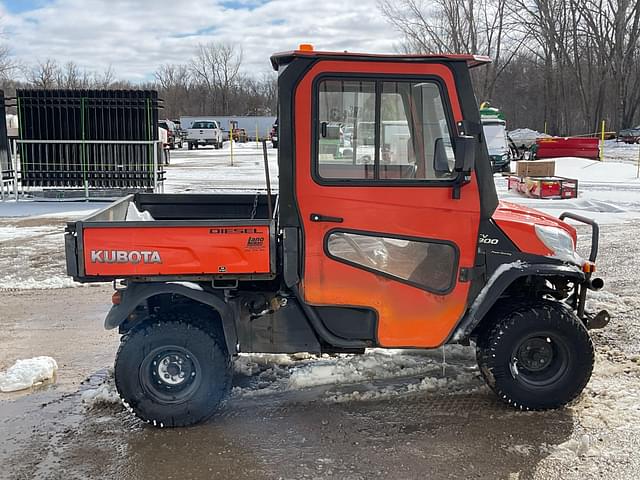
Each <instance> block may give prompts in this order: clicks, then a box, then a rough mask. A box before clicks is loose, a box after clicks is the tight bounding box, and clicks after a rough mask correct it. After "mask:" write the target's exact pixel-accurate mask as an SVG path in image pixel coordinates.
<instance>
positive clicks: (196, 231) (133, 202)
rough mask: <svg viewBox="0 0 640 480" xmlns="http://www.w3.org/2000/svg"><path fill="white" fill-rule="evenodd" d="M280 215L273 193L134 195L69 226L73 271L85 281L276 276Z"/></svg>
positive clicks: (68, 248)
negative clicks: (269, 195)
mask: <svg viewBox="0 0 640 480" xmlns="http://www.w3.org/2000/svg"><path fill="white" fill-rule="evenodd" d="M273 201H274V203H275V202H276V197H275V196H274V198H273ZM274 210H275V208H274ZM273 217H274V215H273V214H272V215H271V218H270V216H269V208H268V201H267V196H266V195H265V194H228V195H227V194H224V195H223V194H210V195H190V194H175V195H174V194H145V193H139V194H134V195H129V196H127V197H124V198H122V199H120V200H118V201H116V202H114V203H112V204H111V205H109V206H108V207H106V208H105V209H103V210H100V211H99V212H96V213H94V214H92V215H90V216H89V217H87V218H84V219H82V220H79V221H76V222H69V223H68V224H67V229H66V232H67V233H66V235H65V249H66V257H67V273H68V274H69V275H71V276H72V277H73V278H74V280H76V281H78V282H104V281H111V280H115V279H120V278H136V279H145V280H170V279H171V278H172V277H175V278H176V279H179V280H189V279H193V280H234V279H236V280H242V279H269V278H273V277H274V276H275V245H276V242H275V240H274V232H275V231H276V229H275V223H274V222H275V220H274V219H273Z"/></svg>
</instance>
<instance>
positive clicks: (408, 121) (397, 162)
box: [380, 82, 455, 180]
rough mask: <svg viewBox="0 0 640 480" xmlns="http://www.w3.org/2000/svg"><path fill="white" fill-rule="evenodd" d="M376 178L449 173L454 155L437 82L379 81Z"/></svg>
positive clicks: (422, 177) (425, 177) (448, 175)
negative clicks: (377, 163) (378, 146)
mask: <svg viewBox="0 0 640 480" xmlns="http://www.w3.org/2000/svg"><path fill="white" fill-rule="evenodd" d="M381 105H382V108H381V114H380V115H381V121H380V123H381V130H380V136H381V141H380V144H381V149H382V152H381V153H382V155H381V158H380V178H381V179H397V178H398V176H399V175H398V174H399V172H402V173H403V174H402V175H401V176H400V178H413V179H418V180H439V179H449V178H452V177H453V166H454V163H455V157H454V155H453V148H452V146H451V135H450V133H449V127H448V125H447V116H446V113H445V110H444V106H443V104H442V97H441V95H440V89H439V88H438V85H437V84H435V83H433V82H421V83H410V82H383V84H382V100H381Z"/></svg>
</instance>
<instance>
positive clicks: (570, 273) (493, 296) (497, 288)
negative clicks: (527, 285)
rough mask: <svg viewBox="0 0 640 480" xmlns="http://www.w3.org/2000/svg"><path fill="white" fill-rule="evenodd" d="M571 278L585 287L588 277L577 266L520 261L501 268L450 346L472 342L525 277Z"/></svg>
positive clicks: (456, 331)
mask: <svg viewBox="0 0 640 480" xmlns="http://www.w3.org/2000/svg"><path fill="white" fill-rule="evenodd" d="M530 276H532V277H569V278H572V279H575V280H577V281H578V283H582V282H584V281H585V275H584V273H583V272H582V270H580V269H579V268H578V267H576V266H573V265H566V264H563V265H546V264H529V263H526V262H523V261H521V260H518V261H516V262H513V263H505V264H502V265H500V266H499V267H498V268H497V269H496V270H495V271H494V272H493V274H492V275H491V277H490V278H489V281H488V282H487V284H486V285H485V286H484V287H483V288H482V290H481V291H480V293H479V294H478V296H477V297H476V298H475V300H474V301H473V303H472V304H471V306H470V307H469V309H468V310H467V313H466V314H465V315H464V316H463V317H462V319H461V320H460V322H458V326H457V327H456V329H455V330H454V331H453V334H452V335H451V337H450V339H449V341H448V342H447V343H455V342H459V341H461V340H465V339H467V338H469V336H470V335H471V333H472V332H473V330H474V329H475V328H476V327H477V326H478V324H479V323H480V322H481V321H482V319H483V318H484V316H485V315H486V314H487V312H488V311H489V310H490V309H491V307H493V306H494V305H495V303H496V301H497V300H498V298H500V296H501V295H502V294H503V293H504V291H505V290H506V289H507V288H509V285H511V284H512V283H513V282H514V281H516V280H517V279H518V278H521V277H530Z"/></svg>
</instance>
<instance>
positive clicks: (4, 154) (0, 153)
mask: <svg viewBox="0 0 640 480" xmlns="http://www.w3.org/2000/svg"><path fill="white" fill-rule="evenodd" d="M13 176H14V170H13V165H12V164H11V153H10V149H9V138H8V137H7V118H6V112H5V105H4V91H2V90H0V180H2V181H3V182H4V181H7V180H11V179H13Z"/></svg>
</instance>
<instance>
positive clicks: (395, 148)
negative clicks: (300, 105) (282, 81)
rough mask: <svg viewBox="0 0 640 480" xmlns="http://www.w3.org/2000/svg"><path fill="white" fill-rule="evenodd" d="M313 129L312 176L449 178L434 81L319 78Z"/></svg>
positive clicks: (447, 145)
mask: <svg viewBox="0 0 640 480" xmlns="http://www.w3.org/2000/svg"><path fill="white" fill-rule="evenodd" d="M376 112H379V113H378V115H376ZM316 125H317V129H318V132H317V137H316V138H317V143H316V162H317V173H318V175H319V176H320V177H321V178H323V179H343V180H350V179H351V180H358V179H359V180H373V181H376V180H379V181H405V180H408V181H411V180H413V181H416V180H431V181H434V180H450V179H452V178H454V176H455V175H454V173H453V170H454V164H455V157H454V152H453V147H452V138H451V133H450V131H449V125H448V120H447V114H446V111H445V108H444V102H443V99H442V94H441V91H440V88H439V87H438V84H437V83H435V82H432V81H431V82H407V81H401V82H391V81H389V82H387V81H385V82H380V81H379V82H374V81H365V80H363V81H358V80H335V79H330V80H322V81H320V82H319V83H318V107H317V118H316Z"/></svg>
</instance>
